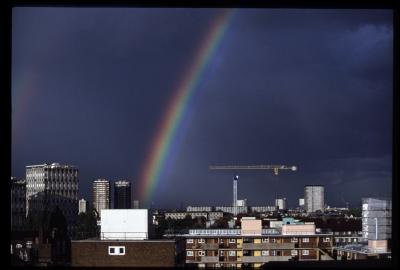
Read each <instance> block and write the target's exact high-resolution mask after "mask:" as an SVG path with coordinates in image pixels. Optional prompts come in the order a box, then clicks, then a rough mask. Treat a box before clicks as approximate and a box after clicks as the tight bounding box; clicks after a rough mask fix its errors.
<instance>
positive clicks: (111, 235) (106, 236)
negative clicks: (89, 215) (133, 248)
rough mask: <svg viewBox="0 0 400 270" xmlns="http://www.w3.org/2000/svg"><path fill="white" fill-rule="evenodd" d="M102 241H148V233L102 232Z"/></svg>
mask: <svg viewBox="0 0 400 270" xmlns="http://www.w3.org/2000/svg"><path fill="white" fill-rule="evenodd" d="M100 239H101V240H143V239H148V233H147V232H101V233H100Z"/></svg>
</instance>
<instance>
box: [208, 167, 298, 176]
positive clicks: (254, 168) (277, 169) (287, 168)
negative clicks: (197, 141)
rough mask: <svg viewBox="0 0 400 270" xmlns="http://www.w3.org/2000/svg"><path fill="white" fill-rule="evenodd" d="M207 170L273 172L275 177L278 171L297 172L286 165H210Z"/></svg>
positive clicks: (295, 168) (294, 168)
mask: <svg viewBox="0 0 400 270" xmlns="http://www.w3.org/2000/svg"><path fill="white" fill-rule="evenodd" d="M208 168H209V169H210V170H273V171H274V174H275V175H278V174H279V170H291V171H297V167H296V166H286V165H222V166H215V165H212V166H209V167H208Z"/></svg>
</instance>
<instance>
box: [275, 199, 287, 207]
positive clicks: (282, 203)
mask: <svg viewBox="0 0 400 270" xmlns="http://www.w3.org/2000/svg"><path fill="white" fill-rule="evenodd" d="M275 206H276V207H277V208H278V209H279V210H285V209H286V198H282V199H275Z"/></svg>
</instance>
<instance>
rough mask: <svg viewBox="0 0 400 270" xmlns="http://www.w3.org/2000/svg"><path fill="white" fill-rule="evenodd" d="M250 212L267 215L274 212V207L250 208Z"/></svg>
mask: <svg viewBox="0 0 400 270" xmlns="http://www.w3.org/2000/svg"><path fill="white" fill-rule="evenodd" d="M250 210H251V212H258V213H267V212H272V211H276V206H251V207H250Z"/></svg>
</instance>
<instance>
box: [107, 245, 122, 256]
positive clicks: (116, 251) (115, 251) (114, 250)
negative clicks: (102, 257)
mask: <svg viewBox="0 0 400 270" xmlns="http://www.w3.org/2000/svg"><path fill="white" fill-rule="evenodd" d="M108 255H125V247H124V246H109V247H108Z"/></svg>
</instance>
